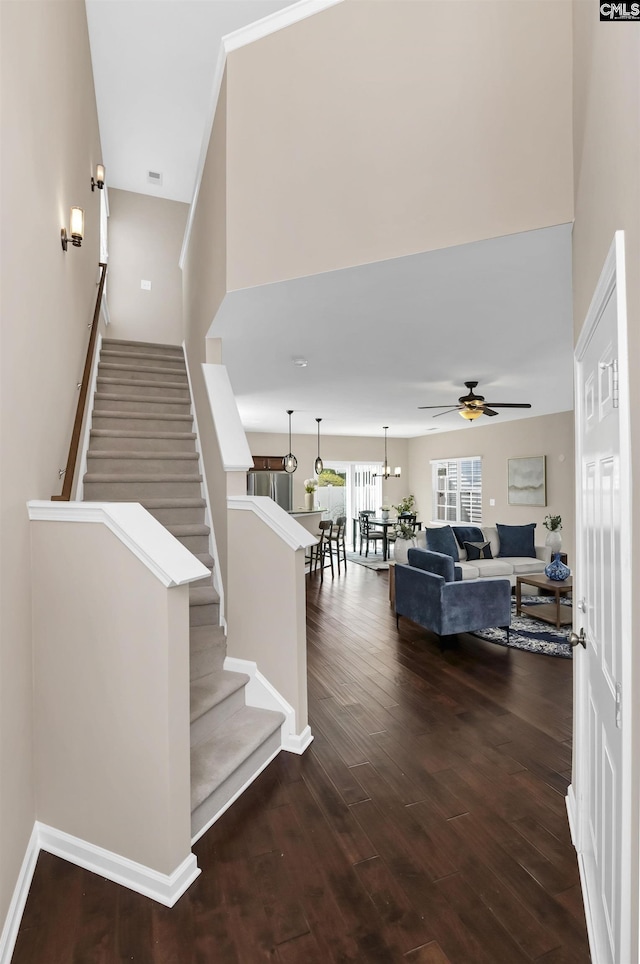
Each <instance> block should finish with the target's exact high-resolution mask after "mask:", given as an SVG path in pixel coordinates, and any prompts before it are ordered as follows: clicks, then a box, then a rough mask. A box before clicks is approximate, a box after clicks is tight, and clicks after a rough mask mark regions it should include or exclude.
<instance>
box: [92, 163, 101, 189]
mask: <svg viewBox="0 0 640 964" xmlns="http://www.w3.org/2000/svg"><path fill="white" fill-rule="evenodd" d="M103 187H104V164H96V179H95V181H94V179H93V178H91V190H92V191H95V189H96V188H98V190H100V191H101V190H102V188H103Z"/></svg>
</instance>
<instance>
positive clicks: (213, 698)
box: [190, 670, 249, 723]
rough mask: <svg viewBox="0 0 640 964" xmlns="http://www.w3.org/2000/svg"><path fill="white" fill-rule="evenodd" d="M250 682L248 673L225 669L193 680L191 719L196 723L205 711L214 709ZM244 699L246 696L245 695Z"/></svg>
mask: <svg viewBox="0 0 640 964" xmlns="http://www.w3.org/2000/svg"><path fill="white" fill-rule="evenodd" d="M248 682H249V677H248V676H247V674H246V673H232V672H230V671H229V670H223V671H222V672H221V673H209V675H208V676H202V677H200V679H197V680H192V682H191V708H190V720H191V723H194V722H195V721H196V720H198V719H200V717H201V716H203V715H204V714H205V713H207V712H208V711H209V710H211V709H213V707H214V706H217V705H218V704H219V703H222V701H223V700H226V699H228V697H229V696H232V695H233V694H234V693H237V692H238V690H240V689H242V688H243V687H244V686H246V685H247V683H248ZM243 699H244V697H243Z"/></svg>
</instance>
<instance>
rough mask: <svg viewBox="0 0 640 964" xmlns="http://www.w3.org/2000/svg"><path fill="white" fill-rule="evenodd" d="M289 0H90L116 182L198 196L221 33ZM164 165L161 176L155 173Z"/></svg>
mask: <svg viewBox="0 0 640 964" xmlns="http://www.w3.org/2000/svg"><path fill="white" fill-rule="evenodd" d="M290 5H291V0H86V7H87V19H88V24H89V42H90V45H91V59H92V62H93V77H94V84H95V89H96V101H97V104H98V117H99V120H100V139H101V141H102V156H103V161H104V164H105V166H106V168H107V179H108V184H109V186H110V187H116V188H120V189H122V190H123V191H137V192H138V193H139V194H152V195H155V196H156V197H163V198H170V199H171V200H173V201H187V202H191V198H192V196H193V189H194V184H195V177H196V169H197V165H198V159H199V157H200V148H201V145H202V139H203V135H204V132H205V126H206V124H207V120H208V118H209V111H210V107H211V96H212V91H213V86H214V74H215V68H216V62H217V59H218V54H219V51H220V41H221V40H222V38H223V37H224V36H226V35H227V34H229V33H232V32H233V31H235V30H239V29H240V28H241V27H245V26H246V25H247V24H249V23H253V22H254V21H256V20H260V19H262V18H263V17H266V16H269V15H270V14H272V13H275V11H276V10H281V9H282V8H283V7H288V6H290ZM148 171H159V172H160V173H162V175H163V182H162V186H160V187H158V186H157V185H155V184H150V183H148V181H147V172H148Z"/></svg>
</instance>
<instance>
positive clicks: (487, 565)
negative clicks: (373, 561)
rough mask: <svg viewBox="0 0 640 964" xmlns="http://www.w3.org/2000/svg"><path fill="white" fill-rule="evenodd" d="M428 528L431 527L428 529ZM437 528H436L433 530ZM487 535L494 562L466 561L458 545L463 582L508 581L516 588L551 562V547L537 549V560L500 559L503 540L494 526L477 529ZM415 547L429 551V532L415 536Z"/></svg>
mask: <svg viewBox="0 0 640 964" xmlns="http://www.w3.org/2000/svg"><path fill="white" fill-rule="evenodd" d="M427 528H429V527H427ZM434 528H435V527H434ZM478 529H481V530H482V533H483V535H484V541H485V542H488V543H489V544H490V545H491V554H492V556H493V559H474V560H473V562H469V561H468V560H467V553H466V550H465V549H463V548H461V547H460V544H459V543H458V553H459V557H460V559H459V561H458V562H455V560H454V562H455V565H456V566H458V567H459V568H460V570H461V572H462V578H463V579H505V578H507V579H509V582H510V583H511V585H512V586H515V584H516V577H517V576H525V575H530V574H531V573H538V572H540V573H542V572H544V567H545V566H546V565H548V563H549V562H551V550H550V549H549V547H548V546H536V547H535V550H536V557H535V559H534V558H533V557H532V556H505V557H504V558H499V555H498V554H499V552H500V539H499V537H498V530H497V529H496V527H495V526H478ZM416 545H417V546H418V547H419V548H421V549H426V548H427V532H426V530H425V529H423V530H421V531H420V532H418V533H416Z"/></svg>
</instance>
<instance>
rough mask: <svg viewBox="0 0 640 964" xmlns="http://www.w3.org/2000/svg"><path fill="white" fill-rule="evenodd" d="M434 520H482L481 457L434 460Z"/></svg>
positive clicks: (476, 523)
mask: <svg viewBox="0 0 640 964" xmlns="http://www.w3.org/2000/svg"><path fill="white" fill-rule="evenodd" d="M431 470H432V491H433V520H434V522H461V523H462V522H467V523H469V524H470V525H479V524H480V523H481V522H482V459H481V458H480V457H479V456H476V457H474V458H470V459H447V460H446V461H434V462H432V463H431Z"/></svg>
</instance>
